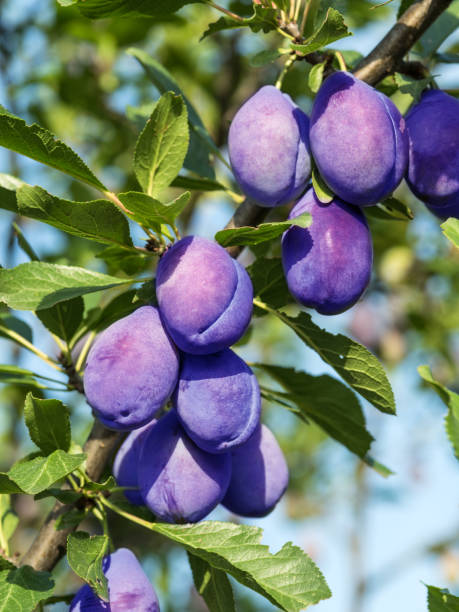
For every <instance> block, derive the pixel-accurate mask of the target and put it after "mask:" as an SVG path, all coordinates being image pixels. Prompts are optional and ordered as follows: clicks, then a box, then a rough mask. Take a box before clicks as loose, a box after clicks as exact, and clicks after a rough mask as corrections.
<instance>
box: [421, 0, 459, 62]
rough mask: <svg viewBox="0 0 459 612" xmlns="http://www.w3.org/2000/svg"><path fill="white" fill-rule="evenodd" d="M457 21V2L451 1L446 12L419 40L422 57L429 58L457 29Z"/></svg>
mask: <svg viewBox="0 0 459 612" xmlns="http://www.w3.org/2000/svg"><path fill="white" fill-rule="evenodd" d="M458 20H459V0H453V2H452V3H451V4H450V5H449V7H448V8H447V9H446V11H443V13H441V15H440V16H439V17H437V19H435V21H434V22H433V23H432V25H431V26H430V27H429V28H428V29H427V30H426V31H425V32H424V34H423V35H422V36H421V38H420V39H419V42H418V45H417V47H419V49H420V52H421V56H422V57H429V56H431V55H432V54H433V53H434V52H435V51H436V50H437V49H438V47H439V46H440V45H441V44H442V42H443V41H444V40H446V39H447V38H448V36H449V35H450V34H452V33H453V32H454V31H455V30H456V29H457V24H458Z"/></svg>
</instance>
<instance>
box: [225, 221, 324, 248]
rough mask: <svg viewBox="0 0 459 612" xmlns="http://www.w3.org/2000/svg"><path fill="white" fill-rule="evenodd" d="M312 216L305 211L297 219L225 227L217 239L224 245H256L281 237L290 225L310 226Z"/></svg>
mask: <svg viewBox="0 0 459 612" xmlns="http://www.w3.org/2000/svg"><path fill="white" fill-rule="evenodd" d="M311 222H312V217H311V215H310V214H309V213H303V214H302V215H300V216H299V217H295V219H289V220H288V221H278V222H275V223H261V224H260V225H259V226H258V227H236V228H234V229H224V230H221V231H219V232H217V233H216V234H215V240H216V241H217V242H218V243H219V244H221V246H223V247H227V246H235V245H242V246H244V245H254V244H260V243H261V242H266V241H267V240H274V239H275V238H279V236H281V235H282V234H283V233H284V232H285V231H286V230H288V228H289V227H291V226H292V225H298V226H299V227H309V226H310V225H311Z"/></svg>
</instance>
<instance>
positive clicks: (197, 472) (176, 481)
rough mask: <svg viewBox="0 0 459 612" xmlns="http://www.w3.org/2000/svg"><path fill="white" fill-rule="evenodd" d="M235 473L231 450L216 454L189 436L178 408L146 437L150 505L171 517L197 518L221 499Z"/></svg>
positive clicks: (143, 458)
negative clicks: (209, 451)
mask: <svg viewBox="0 0 459 612" xmlns="http://www.w3.org/2000/svg"><path fill="white" fill-rule="evenodd" d="M230 476H231V458H230V456H229V453H224V454H221V455H212V454H210V453H207V452H206V451H203V450H202V449H200V448H199V447H198V446H196V445H195V443H194V442H193V441H192V440H191V439H190V438H189V437H188V435H187V434H186V432H185V431H184V429H183V427H182V426H181V425H180V421H179V419H178V417H177V413H176V412H175V410H171V411H170V412H168V413H167V414H166V415H165V416H163V417H162V418H161V419H160V420H159V421H158V422H157V423H156V425H155V426H154V427H152V428H151V429H150V431H149V432H148V434H147V436H146V437H145V439H144V442H143V445H142V449H141V452H140V457H139V463H138V479H139V486H140V492H141V494H142V497H143V499H144V502H145V505H146V506H148V508H150V510H151V511H152V512H153V513H154V514H156V516H157V517H158V518H160V519H162V520H164V521H167V522H169V523H186V522H189V523H194V522H196V521H199V520H201V519H202V518H204V517H205V516H206V515H207V514H209V512H211V510H213V509H214V508H215V506H216V505H217V504H218V503H220V501H221V500H222V498H223V496H224V495H225V493H226V489H227V488H228V483H229V480H230Z"/></svg>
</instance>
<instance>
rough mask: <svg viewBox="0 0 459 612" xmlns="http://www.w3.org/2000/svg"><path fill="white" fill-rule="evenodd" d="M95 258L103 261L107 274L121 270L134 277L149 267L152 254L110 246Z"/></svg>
mask: <svg viewBox="0 0 459 612" xmlns="http://www.w3.org/2000/svg"><path fill="white" fill-rule="evenodd" d="M143 195H144V194H143ZM96 257H97V259H102V261H105V263H106V264H107V272H108V273H109V274H116V273H118V272H119V271H120V270H121V271H122V272H124V273H125V274H127V275H128V276H135V275H136V274H139V272H143V271H144V270H145V269H146V268H148V267H150V265H151V258H152V257H153V253H144V252H142V251H138V250H137V249H131V250H130V251H127V250H126V249H125V248H123V247H118V246H116V245H112V246H109V247H105V249H103V250H102V251H100V252H99V253H97V255H96Z"/></svg>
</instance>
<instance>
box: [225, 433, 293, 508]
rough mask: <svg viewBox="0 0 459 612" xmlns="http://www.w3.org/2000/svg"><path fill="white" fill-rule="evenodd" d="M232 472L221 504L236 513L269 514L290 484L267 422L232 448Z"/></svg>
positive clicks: (281, 454)
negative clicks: (243, 441)
mask: <svg viewBox="0 0 459 612" xmlns="http://www.w3.org/2000/svg"><path fill="white" fill-rule="evenodd" d="M231 461H232V476H231V481H230V484H229V487H228V490H227V492H226V495H225V497H224V498H223V501H222V504H223V505H224V506H225V508H227V509H228V510H230V511H231V512H234V513H235V514H239V515H241V516H247V517H253V518H257V517H263V516H266V515H267V514H269V513H270V512H271V511H272V510H273V509H274V507H275V506H276V504H277V502H278V501H279V500H280V498H281V497H282V495H283V494H284V493H285V490H286V489H287V485H288V477H289V476H288V467H287V462H286V460H285V457H284V454H283V453H282V450H281V448H280V446H279V444H278V442H277V440H276V438H275V437H274V434H273V433H272V431H271V430H270V429H268V427H266V425H260V426H259V427H257V429H256V430H255V433H254V434H253V435H252V436H251V437H250V438H249V440H248V441H247V442H246V443H245V444H243V445H242V446H239V447H238V448H236V449H234V450H233V451H232V452H231Z"/></svg>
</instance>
